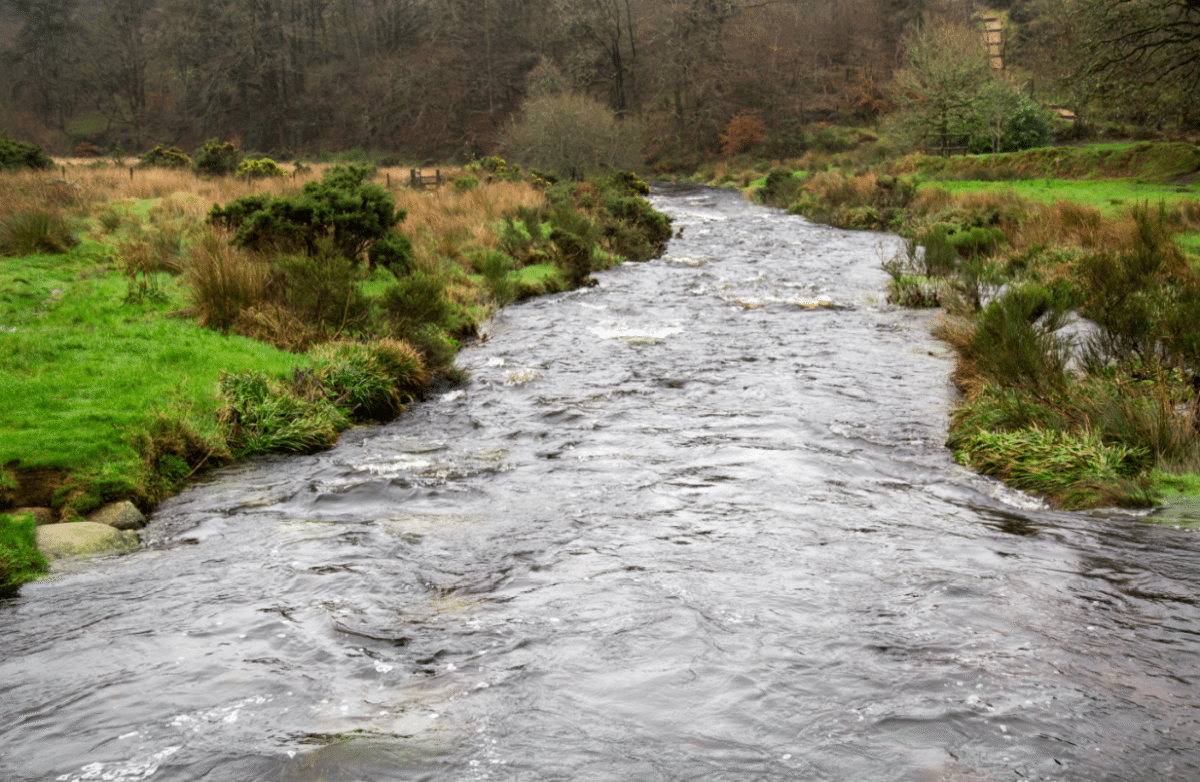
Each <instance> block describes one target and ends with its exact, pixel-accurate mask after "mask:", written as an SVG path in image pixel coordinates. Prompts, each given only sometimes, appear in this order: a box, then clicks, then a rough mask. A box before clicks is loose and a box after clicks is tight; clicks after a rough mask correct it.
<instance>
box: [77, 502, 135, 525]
mask: <svg viewBox="0 0 1200 782" xmlns="http://www.w3.org/2000/svg"><path fill="white" fill-rule="evenodd" d="M85 518H86V519H87V520H88V521H92V522H95V523H97V524H107V525H108V526H110V527H112V528H114V529H141V528H142V527H144V526H146V517H145V516H143V515H142V512H141V511H140V510H138V509H137V506H135V505H134V504H133V503H132V502H130V501H129V500H121V501H120V502H110V503H108V504H107V505H105V506H104V507H103V508H101V509H100V510H97V511H93V512H92V513H89V514H88V515H87V516H86V517H85Z"/></svg>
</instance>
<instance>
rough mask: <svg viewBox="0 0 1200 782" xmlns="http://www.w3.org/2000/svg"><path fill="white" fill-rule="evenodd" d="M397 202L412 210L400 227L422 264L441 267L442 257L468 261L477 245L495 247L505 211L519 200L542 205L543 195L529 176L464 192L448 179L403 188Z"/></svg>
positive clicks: (399, 192) (399, 205)
mask: <svg viewBox="0 0 1200 782" xmlns="http://www.w3.org/2000/svg"><path fill="white" fill-rule="evenodd" d="M394 195H395V196H396V206H397V207H399V208H400V209H403V210H405V211H406V212H407V213H408V217H407V219H405V221H404V222H403V223H401V224H400V226H399V228H400V232H401V233H403V234H404V235H406V236H407V237H408V238H409V239H410V240H412V243H413V257H414V261H415V262H416V265H417V266H418V267H419V268H422V269H425V270H427V271H429V270H433V269H435V268H437V266H438V265H439V263H440V261H441V259H444V258H449V259H453V260H455V261H459V262H461V263H465V262H466V261H465V260H464V259H465V257H466V256H467V255H468V254H469V253H470V252H471V251H473V250H479V249H495V248H496V247H497V245H498V243H499V237H498V235H497V233H496V230H495V228H494V227H493V226H494V225H495V223H496V222H497V221H498V220H499V219H500V216H501V215H503V214H504V213H506V212H512V211H514V210H516V208H517V207H518V206H523V207H527V208H534V209H537V208H541V207H542V206H544V204H545V196H544V195H543V193H542V191H540V190H537V189H536V188H534V187H533V186H532V185H530V184H529V183H528V182H492V183H490V184H487V185H483V186H480V187H477V188H473V189H471V190H467V191H465V192H459V191H456V190H455V189H454V188H453V187H452V186H449V185H444V186H442V187H441V188H439V189H437V190H433V191H421V190H410V189H408V188H403V189H399V190H397V191H395V192H394Z"/></svg>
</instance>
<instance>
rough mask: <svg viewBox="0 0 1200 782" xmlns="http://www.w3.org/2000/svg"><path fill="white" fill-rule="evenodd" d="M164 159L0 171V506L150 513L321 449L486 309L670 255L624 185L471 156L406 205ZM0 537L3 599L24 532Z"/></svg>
mask: <svg viewBox="0 0 1200 782" xmlns="http://www.w3.org/2000/svg"><path fill="white" fill-rule="evenodd" d="M211 146H213V147H214V148H216V151H217V152H221V151H222V149H220V148H221V147H224V146H225V145H223V144H214V145H211ZM226 151H227V150H226ZM179 155H182V153H179V152H178V151H177V150H174V151H173V150H170V149H169V148H166V149H165V150H162V149H160V150H157V151H154V150H152V151H151V152H150V153H148V154H147V155H145V156H144V157H143V160H142V162H141V164H140V165H139V166H137V167H135V168H134V169H132V170H130V169H127V168H125V167H116V166H113V165H110V164H109V163H107V162H101V163H99V164H95V163H93V164H88V165H76V166H72V167H70V170H69V172H68V174H69V177H70V179H69V180H68V179H66V178H63V177H61V176H59V175H58V174H59V173H61V171H60V169H58V168H55V169H53V170H51V171H48V172H44V171H41V170H38V169H30V168H26V169H23V170H21V171H15V172H9V173H4V174H0V200H3V201H4V203H6V204H8V205H9V208H8V209H6V211H5V213H4V215H3V216H2V218H0V251H2V252H0V328H2V329H3V332H4V335H3V336H4V338H3V343H2V345H0V364H2V365H3V367H4V372H3V379H0V397H3V398H4V399H5V400H6V403H5V405H4V408H3V410H2V411H0V431H2V432H3V436H2V437H0V465H3V466H2V467H0V509H3V508H7V509H12V508H16V507H22V506H48V507H52V508H53V510H54V512H55V514H56V515H57V516H58V518H59V519H60V520H70V519H74V518H79V517H80V516H82V515H84V514H86V513H88V512H89V511H90V510H92V509H94V508H96V507H98V506H100V505H101V504H104V503H106V502H109V501H112V500H115V499H131V500H133V501H134V502H135V503H137V504H138V505H139V506H141V507H143V508H148V507H150V506H152V505H153V504H154V503H155V502H156V501H158V500H159V499H161V498H162V497H164V496H167V495H168V494H170V493H172V492H174V491H175V490H176V489H177V488H178V486H179V485H181V483H182V482H184V481H186V480H187V479H189V478H190V477H192V476H193V475H195V474H197V472H198V471H201V470H203V469H205V468H207V467H211V466H216V465H220V464H225V463H228V462H229V461H231V460H233V459H238V458H243V457H247V456H253V455H258V454H266V453H309V452H313V451H317V450H321V449H324V448H328V447H330V446H331V445H332V444H333V443H334V442H335V441H336V440H337V437H338V434H339V432H340V431H341V430H343V429H345V428H346V427H348V426H351V425H354V424H357V423H365V422H371V421H384V420H390V419H392V418H394V417H396V416H397V415H399V414H400V413H401V412H402V411H403V410H404V408H405V406H406V405H407V404H409V403H411V402H412V401H413V400H417V399H420V398H422V397H423V396H424V395H425V394H426V393H428V392H429V391H430V390H431V389H433V388H437V387H439V386H445V385H447V384H455V383H461V382H463V381H464V379H465V375H464V373H462V372H461V371H459V370H458V369H457V368H456V367H455V366H454V364H453V359H454V355H455V352H456V351H457V349H458V347H459V346H460V345H461V344H462V343H463V341H464V340H468V341H469V340H470V339H471V338H473V337H474V336H475V335H476V334H477V330H478V327H479V324H480V323H481V322H482V321H483V320H484V319H486V318H487V317H489V316H490V314H491V313H493V312H494V311H495V310H496V309H497V308H498V307H501V306H504V305H506V304H509V303H512V302H513V301H515V300H517V299H519V298H522V297H528V296H534V295H539V294H542V293H547V292H553V291H558V290H566V289H569V288H572V287H577V286H580V285H586V284H588V283H589V275H590V274H591V272H592V271H594V270H598V269H603V268H606V267H608V266H611V265H613V264H615V263H619V262H621V261H622V260H646V259H648V258H651V257H654V256H656V255H658V254H661V252H662V250H663V248H664V247H665V243H666V239H667V237H668V236H669V221H668V220H667V219H666V218H665V217H664V216H662V215H660V214H659V213H657V212H655V211H654V210H653V209H652V208H651V207H650V205H649V203H648V202H647V201H646V200H645V198H644V195H645V194H646V193H648V192H649V189H648V188H647V187H646V185H645V184H644V183H643V182H642V181H641V180H640V179H639V178H638V177H637V176H635V175H632V174H628V173H621V172H617V173H611V174H608V175H603V176H599V177H598V178H595V179H592V180H579V181H575V180H563V181H562V182H559V183H555V184H552V183H550V182H549V181H548V180H547V179H545V178H543V177H540V176H534V175H531V174H529V173H528V172H525V171H522V170H521V169H520V168H518V167H516V166H512V165H509V164H507V163H506V162H505V161H503V160H502V159H500V158H485V159H483V160H480V161H478V162H476V163H474V164H473V165H471V166H468V167H466V168H464V169H462V170H461V171H459V172H458V173H459V174H461V176H452V177H449V178H451V179H453V180H454V181H453V182H452V183H450V184H446V185H443V186H442V187H440V188H437V189H434V190H411V189H409V188H408V187H407V186H406V187H404V188H401V187H400V186H399V185H400V183H405V185H407V182H408V177H407V172H403V171H400V170H382V171H381V170H375V169H372V168H369V167H364V166H355V165H316V166H312V167H305V168H303V169H297V170H295V171H294V172H292V175H291V176H282V177H280V176H266V177H256V176H253V175H249V174H247V173H246V172H243V173H242V174H241V175H238V173H237V172H238V171H239V168H240V167H243V164H244V162H245V161H244V160H241V159H238V158H239V157H240V153H239V155H231V154H225V155H224V157H225V158H226V163H225V170H226V171H232V175H226V176H214V175H211V174H209V173H207V172H206V171H205V170H203V169H201V168H200V167H199V165H197V162H196V161H190V158H189V161H190V165H188V166H181V165H178V161H177V160H176V158H177V156H179ZM184 157H187V156H184ZM270 165H272V166H274V165H277V164H275V163H274V162H273V161H271V162H270ZM0 522H2V523H0V526H2V527H4V529H5V530H6V531H5V532H4V535H5V536H7V537H5V538H4V540H0V559H2V561H0V582H5V583H18V582H20V581H21V580H24V579H26V578H27V577H28V576H29V574H30V573H31V572H33V570H36V567H35V565H36V564H37V561H36V552H34V554H29V552H30V550H31V549H30V548H29V545H27V544H28V543H29V541H30V540H31V537H30V535H31V527H29V525H30V524H31V523H32V522H30V521H29V520H28V519H27V518H26V517H22V518H13V517H5V519H0ZM9 537H11V538H12V539H13V540H14V541H18V540H20V541H25V542H24V543H22V544H21V545H16V543H14V544H13V545H11V546H10V545H8V543H7V542H5V541H7V540H8V538H9ZM31 556H32V557H34V559H33V560H30V557H31ZM31 563H32V564H31ZM31 568H32V569H31Z"/></svg>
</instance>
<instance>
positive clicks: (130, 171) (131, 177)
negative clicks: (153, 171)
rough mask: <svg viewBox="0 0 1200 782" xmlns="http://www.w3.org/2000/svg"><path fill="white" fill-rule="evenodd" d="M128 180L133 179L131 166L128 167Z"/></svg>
mask: <svg viewBox="0 0 1200 782" xmlns="http://www.w3.org/2000/svg"><path fill="white" fill-rule="evenodd" d="M129 178H130V180H132V179H133V166H130V167H129Z"/></svg>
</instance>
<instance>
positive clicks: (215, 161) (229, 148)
mask: <svg viewBox="0 0 1200 782" xmlns="http://www.w3.org/2000/svg"><path fill="white" fill-rule="evenodd" d="M241 163H242V153H241V151H240V150H239V149H238V148H237V147H236V146H235V145H234V144H233V142H231V141H227V142H225V143H223V144H222V143H221V142H220V141H218V140H217V139H209V141H208V142H207V143H206V144H205V145H204V146H203V147H202V148H201V149H200V151H198V152H197V153H196V161H195V165H196V172H197V173H199V174H209V175H212V176H226V175H228V174H233V173H236V172H237V170H238V166H239V165H241Z"/></svg>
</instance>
